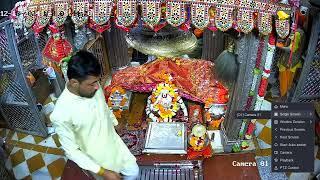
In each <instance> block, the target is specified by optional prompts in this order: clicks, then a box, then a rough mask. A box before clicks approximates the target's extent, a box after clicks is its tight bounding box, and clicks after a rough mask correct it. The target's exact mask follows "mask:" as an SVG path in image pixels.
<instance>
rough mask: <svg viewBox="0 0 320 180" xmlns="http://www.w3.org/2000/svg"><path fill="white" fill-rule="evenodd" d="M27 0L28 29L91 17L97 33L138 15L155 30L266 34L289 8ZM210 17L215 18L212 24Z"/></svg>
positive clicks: (163, 0)
mask: <svg viewBox="0 0 320 180" xmlns="http://www.w3.org/2000/svg"><path fill="white" fill-rule="evenodd" d="M26 3H27V8H24V9H25V10H24V11H26V12H21V13H22V14H23V15H24V19H25V27H27V28H30V27H33V28H34V26H36V27H38V29H39V27H43V26H45V25H47V24H48V23H49V21H50V18H51V17H52V16H53V18H52V22H54V23H56V24H57V25H58V26H61V25H62V24H63V23H64V21H65V19H66V17H67V16H68V15H70V16H71V18H72V20H73V22H74V23H75V25H76V27H80V26H83V25H84V24H86V23H87V22H88V20H89V19H90V21H89V25H90V26H89V27H91V28H92V29H94V30H97V31H98V32H100V33H101V32H102V31H104V30H106V29H108V28H110V26H107V27H104V28H98V29H97V28H96V26H105V25H106V24H110V22H109V21H110V19H112V20H115V22H116V24H117V27H120V28H121V29H123V30H126V31H129V30H130V28H133V27H135V26H136V25H137V18H138V17H140V16H141V19H142V21H143V22H144V24H145V25H146V26H148V27H150V28H151V29H158V28H159V27H158V26H159V24H161V23H163V21H165V22H167V23H168V24H171V25H172V26H175V27H180V28H182V29H184V30H187V29H188V28H189V27H190V23H192V24H193V25H194V26H195V27H196V28H199V29H205V28H207V27H208V26H210V27H211V26H212V25H213V26H215V27H216V28H218V29H219V30H221V31H227V30H229V29H230V28H234V29H236V30H237V31H239V32H244V33H249V32H251V31H252V30H253V29H254V28H256V29H258V30H259V32H260V33H261V34H263V35H268V34H269V33H270V32H271V31H272V16H273V15H276V14H277V12H278V11H291V7H290V6H289V5H287V4H280V3H272V2H266V1H264V0H241V1H237V0H205V1H202V0H117V1H116V0H90V1H89V0H38V1H31V2H27V1H26ZM139 5H140V6H141V10H142V11H141V15H140V16H139V15H138V6H139ZM15 8H16V9H15V10H17V8H18V7H15ZM210 8H213V11H214V17H211V15H210V16H209V14H210V13H209V11H210V10H209V9H210ZM21 9H23V8H21ZM70 12H71V14H69V13H70ZM210 18H212V19H214V21H212V22H213V24H211V23H210V22H211V20H210ZM13 20H15V18H14V17H13ZM289 21H290V18H288V19H283V20H281V22H280V21H277V25H276V26H275V27H276V32H277V33H278V34H279V36H280V37H284V36H285V35H286V34H288V33H289V31H290V25H289ZM92 23H93V24H94V25H92ZM209 29H211V28H209Z"/></svg>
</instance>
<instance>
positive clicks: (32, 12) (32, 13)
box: [24, 1, 38, 28]
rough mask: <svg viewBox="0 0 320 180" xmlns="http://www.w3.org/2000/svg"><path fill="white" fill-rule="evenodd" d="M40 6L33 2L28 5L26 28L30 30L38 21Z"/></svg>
mask: <svg viewBox="0 0 320 180" xmlns="http://www.w3.org/2000/svg"><path fill="white" fill-rule="evenodd" d="M37 11H38V5H37V4H36V3H33V2H32V1H31V2H30V3H29V4H28V5H27V13H26V14H25V16H24V18H25V22H24V23H25V26H26V27H27V28H30V27H31V26H32V25H33V24H34V23H35V21H36V15H37Z"/></svg>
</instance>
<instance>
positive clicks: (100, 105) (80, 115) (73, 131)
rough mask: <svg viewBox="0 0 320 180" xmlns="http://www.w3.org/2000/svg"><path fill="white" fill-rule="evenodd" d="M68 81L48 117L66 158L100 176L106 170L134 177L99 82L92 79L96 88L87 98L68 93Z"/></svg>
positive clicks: (133, 165)
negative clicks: (91, 95)
mask: <svg viewBox="0 0 320 180" xmlns="http://www.w3.org/2000/svg"><path fill="white" fill-rule="evenodd" d="M90 77H93V76H90ZM68 83H70V82H68ZM68 83H67V86H66V88H65V89H64V91H63V92H62V94H61V95H60V97H59V99H58V101H57V103H56V106H55V109H54V111H53V113H52V114H51V116H50V118H51V121H52V123H53V125H54V127H55V131H56V133H57V134H58V135H59V140H60V142H61V144H62V148H63V149H64V151H65V154H66V156H67V158H68V159H70V160H72V161H74V162H75V163H76V164H77V165H78V166H79V167H81V168H82V169H85V170H89V171H91V172H93V173H95V174H100V175H101V176H104V175H103V173H106V172H101V170H102V171H103V170H106V171H108V172H115V173H119V174H120V173H121V174H122V175H123V176H124V179H135V178H136V176H137V174H138V170H139V169H138V166H137V164H136V159H135V157H134V156H133V155H132V154H131V152H130V151H129V149H128V148H127V146H126V145H125V144H124V142H123V141H122V139H121V138H120V136H119V135H118V134H117V133H116V131H115V128H114V126H116V125H117V124H118V122H117V119H116V118H115V116H114V115H113V113H112V112H111V111H110V110H109V108H108V107H107V104H106V102H105V97H104V94H103V91H102V89H101V87H100V85H99V84H98V83H97V82H95V85H94V86H95V87H94V88H95V89H96V91H95V93H93V94H94V95H93V97H91V98H88V97H81V96H79V95H76V94H74V93H72V92H71V91H70V90H69V89H72V87H70V86H71V85H70V84H68ZM104 179H108V178H106V177H104Z"/></svg>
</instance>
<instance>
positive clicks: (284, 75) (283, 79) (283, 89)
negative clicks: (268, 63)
mask: <svg viewBox="0 0 320 180" xmlns="http://www.w3.org/2000/svg"><path fill="white" fill-rule="evenodd" d="M278 67H279V82H280V95H281V97H282V96H284V95H285V94H286V93H287V92H288V91H289V89H291V86H292V83H293V79H294V77H295V75H296V71H297V69H298V68H301V67H302V64H301V62H299V63H298V64H297V65H295V66H294V67H292V68H286V67H285V66H283V65H281V64H278Z"/></svg>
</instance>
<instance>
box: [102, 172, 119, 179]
mask: <svg viewBox="0 0 320 180" xmlns="http://www.w3.org/2000/svg"><path fill="white" fill-rule="evenodd" d="M103 179H105V180H120V179H121V176H120V174H119V173H116V172H113V171H109V170H106V169H105V170H104V173H103Z"/></svg>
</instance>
